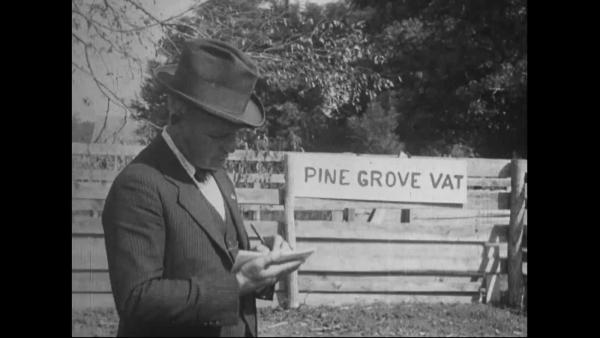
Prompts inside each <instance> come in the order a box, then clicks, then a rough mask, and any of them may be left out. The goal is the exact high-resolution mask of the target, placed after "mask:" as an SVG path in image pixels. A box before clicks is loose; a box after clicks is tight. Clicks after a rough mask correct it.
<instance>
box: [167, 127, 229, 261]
mask: <svg viewBox="0 0 600 338" xmlns="http://www.w3.org/2000/svg"><path fill="white" fill-rule="evenodd" d="M159 138H160V140H157V141H158V142H159V145H160V147H159V148H160V151H159V157H158V158H160V166H161V170H162V172H163V175H164V176H165V178H166V179H167V180H168V181H170V182H171V183H173V184H174V185H175V186H176V187H177V189H178V196H177V202H178V203H179V205H180V206H181V207H182V208H183V209H184V210H185V211H187V213H188V214H190V216H192V218H193V219H194V221H196V223H197V224H198V225H199V226H200V227H201V228H202V229H204V231H205V232H206V233H207V234H208V236H209V237H210V238H211V240H212V241H213V242H214V243H215V244H217V246H218V247H219V248H220V249H221V250H222V251H223V253H225V254H226V256H227V257H228V258H229V260H230V261H231V263H232V264H233V258H232V257H231V255H230V253H229V251H228V250H227V247H226V246H225V239H224V237H223V235H222V233H221V231H220V230H219V229H218V227H217V226H218V225H217V224H216V223H215V221H214V219H213V217H212V215H211V210H210V209H209V208H210V206H209V202H208V200H206V198H205V197H204V195H203V194H202V193H201V192H200V191H199V190H198V187H196V185H195V184H194V181H192V179H191V178H190V177H189V175H188V174H187V172H186V171H185V169H183V167H182V166H181V164H180V163H179V161H178V160H177V157H175V154H173V152H172V151H171V149H169V147H168V145H167V143H166V142H165V141H164V139H163V138H162V137H161V136H159Z"/></svg>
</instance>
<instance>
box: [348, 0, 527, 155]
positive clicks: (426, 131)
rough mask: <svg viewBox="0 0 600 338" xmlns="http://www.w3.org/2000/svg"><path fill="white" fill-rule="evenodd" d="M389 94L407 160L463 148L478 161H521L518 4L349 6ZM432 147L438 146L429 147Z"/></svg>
mask: <svg viewBox="0 0 600 338" xmlns="http://www.w3.org/2000/svg"><path fill="white" fill-rule="evenodd" d="M353 3H354V5H355V7H356V8H361V9H363V10H365V9H369V10H372V11H373V13H374V15H372V16H371V18H370V19H368V20H367V25H366V28H365V30H366V31H367V32H369V33H371V34H372V36H373V39H374V41H375V44H376V45H378V46H380V47H381V48H382V49H381V50H380V52H381V53H382V54H384V55H385V62H384V63H383V65H382V68H381V69H382V72H383V73H384V74H394V75H396V76H398V77H399V78H401V79H402V83H401V84H400V85H398V86H397V87H396V89H395V90H396V91H397V93H398V95H399V100H398V103H399V105H398V106H397V109H398V111H399V112H401V113H402V114H401V115H402V116H401V118H400V123H399V129H398V135H399V137H400V138H401V139H402V140H404V141H406V142H407V144H408V145H409V147H410V148H411V149H412V151H413V152H420V153H432V154H440V153H448V151H449V150H448V149H451V148H452V145H453V144H467V145H469V146H471V147H473V148H475V149H477V152H478V153H479V154H480V155H484V156H503V157H505V156H510V155H511V153H512V151H517V152H519V153H520V154H521V155H524V156H526V154H527V143H526V115H527V3H526V1H525V0H494V1H489V0H488V1H483V0H477V1H474V0H429V1H423V0H405V1H379V2H371V1H363V0H356V1H353ZM436 144H438V145H440V146H437V147H436V146H435V145H436Z"/></svg>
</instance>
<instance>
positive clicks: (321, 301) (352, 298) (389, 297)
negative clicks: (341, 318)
mask: <svg viewBox="0 0 600 338" xmlns="http://www.w3.org/2000/svg"><path fill="white" fill-rule="evenodd" d="M298 298H299V303H300V305H302V306H321V305H326V306H344V305H353V304H362V305H368V304H373V303H445V304H454V303H463V304H469V303H473V302H475V301H476V300H477V296H475V295H402V294H400V295H399V294H360V293H342V294H340V293H304V292H302V293H300V294H299V295H298ZM367 310H368V309H367Z"/></svg>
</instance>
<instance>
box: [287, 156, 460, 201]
mask: <svg viewBox="0 0 600 338" xmlns="http://www.w3.org/2000/svg"><path fill="white" fill-rule="evenodd" d="M289 156H290V159H291V161H292V168H290V170H291V174H292V175H293V184H294V187H293V191H294V195H295V196H297V197H318V198H332V199H350V200H371V201H394V202H421V203H457V204H464V203H466V201H467V162H466V161H464V160H455V159H419V158H385V157H381V158H379V157H366V156H357V155H342V154H341V155H331V154H329V155H326V154H290V155H289Z"/></svg>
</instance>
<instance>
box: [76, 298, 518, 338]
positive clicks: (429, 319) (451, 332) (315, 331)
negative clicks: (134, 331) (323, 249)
mask: <svg viewBox="0 0 600 338" xmlns="http://www.w3.org/2000/svg"><path fill="white" fill-rule="evenodd" d="M259 312H260V314H259V320H258V329H259V330H258V331H259V335H260V336H263V337H265V336H271V337H286V336H291V337H307V336H319V337H336V336H417V337H419V336H438V337H457V336H462V337H465V336H527V316H526V314H522V313H516V312H514V311H510V310H507V309H501V308H497V307H492V306H489V305H484V304H414V303H411V304H370V305H349V306H341V307H326V306H319V307H301V308H299V309H296V310H282V309H271V308H263V309H259ZM71 326H72V335H73V336H115V334H116V331H117V316H116V313H115V312H114V310H112V309H101V310H85V311H73V318H72V325H71Z"/></svg>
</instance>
